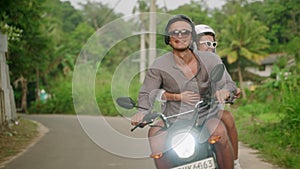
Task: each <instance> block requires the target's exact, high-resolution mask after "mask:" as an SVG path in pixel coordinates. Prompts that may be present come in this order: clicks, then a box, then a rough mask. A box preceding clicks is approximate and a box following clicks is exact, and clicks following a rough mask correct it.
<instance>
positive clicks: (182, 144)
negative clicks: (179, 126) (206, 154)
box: [171, 133, 196, 158]
mask: <svg viewBox="0 0 300 169" xmlns="http://www.w3.org/2000/svg"><path fill="white" fill-rule="evenodd" d="M195 144H196V143H195V138H194V137H193V135H191V134H190V133H180V134H177V135H175V136H174V137H173V138H172V140H171V145H172V148H173V150H174V151H175V152H176V154H177V155H178V157H180V158H189V157H191V156H192V155H193V154H194V153H195Z"/></svg>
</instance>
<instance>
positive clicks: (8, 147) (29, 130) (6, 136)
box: [0, 118, 38, 164]
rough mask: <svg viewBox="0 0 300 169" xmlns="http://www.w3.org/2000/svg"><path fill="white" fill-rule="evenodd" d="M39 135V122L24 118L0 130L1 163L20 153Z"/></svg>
mask: <svg viewBox="0 0 300 169" xmlns="http://www.w3.org/2000/svg"><path fill="white" fill-rule="evenodd" d="M37 135H38V130H37V124H36V123H34V122H32V121H29V120H26V119H22V118H21V119H20V120H19V121H18V124H14V125H12V126H10V127H4V128H3V129H2V130H0V164H2V163H3V162H5V161H6V160H8V159H10V158H11V157H13V156H15V155H17V154H18V153H20V152H21V151H22V150H23V149H24V148H26V147H27V146H28V145H29V144H30V143H31V141H32V140H33V139H34V138H35V137H37Z"/></svg>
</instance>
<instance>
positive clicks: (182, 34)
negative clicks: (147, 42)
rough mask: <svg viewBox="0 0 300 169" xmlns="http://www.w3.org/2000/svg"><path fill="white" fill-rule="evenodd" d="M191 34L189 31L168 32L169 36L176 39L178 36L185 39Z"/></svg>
mask: <svg viewBox="0 0 300 169" xmlns="http://www.w3.org/2000/svg"><path fill="white" fill-rule="evenodd" d="M191 33H192V32H191V31H189V30H186V29H183V30H174V31H171V32H169V35H170V36H172V37H176V38H178V37H179V35H181V36H182V37H183V38H187V37H188V36H190V34H191Z"/></svg>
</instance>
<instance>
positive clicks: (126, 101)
mask: <svg viewBox="0 0 300 169" xmlns="http://www.w3.org/2000/svg"><path fill="white" fill-rule="evenodd" d="M116 101H117V104H118V105H119V106H121V107H123V108H125V109H133V108H134V107H136V105H135V102H134V101H133V100H132V99H131V98H130V97H119V98H117V100H116Z"/></svg>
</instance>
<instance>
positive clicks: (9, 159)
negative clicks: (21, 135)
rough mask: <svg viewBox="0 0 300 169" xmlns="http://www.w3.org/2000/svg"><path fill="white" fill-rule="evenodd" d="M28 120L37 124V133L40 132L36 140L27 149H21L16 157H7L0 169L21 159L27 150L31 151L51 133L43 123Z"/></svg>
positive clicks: (0, 164)
mask: <svg viewBox="0 0 300 169" xmlns="http://www.w3.org/2000/svg"><path fill="white" fill-rule="evenodd" d="M28 120H30V121H32V122H33V123H35V124H36V125H37V132H38V134H37V136H36V137H35V138H33V139H32V140H31V141H30V142H29V144H28V145H27V146H26V147H25V148H23V149H21V150H20V152H19V153H17V154H16V155H14V156H10V157H7V159H6V160H4V161H3V162H1V163H0V169H1V168H4V167H5V166H6V165H7V164H9V163H10V162H12V161H13V160H14V159H16V158H18V157H20V156H21V155H23V154H24V153H25V152H26V151H27V150H29V149H30V148H31V147H33V146H34V145H35V144H36V143H37V142H38V141H39V140H41V139H42V138H43V137H44V135H45V134H46V133H48V132H49V129H48V128H47V127H45V126H44V125H43V124H41V123H39V122H37V121H35V120H31V119H28Z"/></svg>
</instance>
